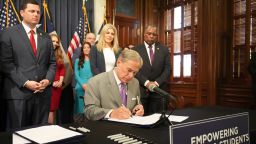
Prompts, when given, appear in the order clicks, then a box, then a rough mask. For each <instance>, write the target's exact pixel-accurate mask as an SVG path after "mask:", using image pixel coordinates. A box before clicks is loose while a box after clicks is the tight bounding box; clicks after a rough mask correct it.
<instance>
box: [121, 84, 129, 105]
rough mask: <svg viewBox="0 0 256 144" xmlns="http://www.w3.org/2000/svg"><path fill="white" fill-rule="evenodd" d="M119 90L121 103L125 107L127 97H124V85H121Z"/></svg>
mask: <svg viewBox="0 0 256 144" xmlns="http://www.w3.org/2000/svg"><path fill="white" fill-rule="evenodd" d="M120 85H121V88H120V95H121V98H122V103H123V104H124V105H125V106H126V105H127V95H126V85H125V84H124V83H121V84H120Z"/></svg>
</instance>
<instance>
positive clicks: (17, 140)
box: [12, 134, 31, 144]
mask: <svg viewBox="0 0 256 144" xmlns="http://www.w3.org/2000/svg"><path fill="white" fill-rule="evenodd" d="M12 143H13V144H27V143H31V141H28V140H26V139H24V138H22V137H21V136H18V135H17V134H12Z"/></svg>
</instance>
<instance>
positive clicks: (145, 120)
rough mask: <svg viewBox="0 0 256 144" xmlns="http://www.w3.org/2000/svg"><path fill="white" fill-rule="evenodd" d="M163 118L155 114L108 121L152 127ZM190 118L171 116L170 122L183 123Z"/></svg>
mask: <svg viewBox="0 0 256 144" xmlns="http://www.w3.org/2000/svg"><path fill="white" fill-rule="evenodd" d="M160 117H161V114H159V113H155V114H152V115H149V116H132V117H131V118H129V119H125V120H119V119H115V118H109V119H107V120H109V121H114V122H121V123H128V124H135V125H140V126H151V125H153V124H155V123H157V122H158V121H159V119H160ZM187 118H188V116H176V115H171V116H170V117H169V118H168V119H169V121H172V122H182V121H184V120H186V119H187Z"/></svg>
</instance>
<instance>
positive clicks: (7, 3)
mask: <svg viewBox="0 0 256 144" xmlns="http://www.w3.org/2000/svg"><path fill="white" fill-rule="evenodd" d="M8 12H9V0H6V27H9V14H8Z"/></svg>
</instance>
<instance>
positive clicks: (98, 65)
mask: <svg viewBox="0 0 256 144" xmlns="http://www.w3.org/2000/svg"><path fill="white" fill-rule="evenodd" d="M120 52H121V50H120V51H118V53H116V54H115V57H116V60H117V58H118V56H119V54H120ZM90 64H91V70H92V73H93V75H97V74H99V73H102V72H106V66H105V58H104V54H103V52H100V51H98V50H97V47H96V46H93V47H92V49H91V51H90Z"/></svg>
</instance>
